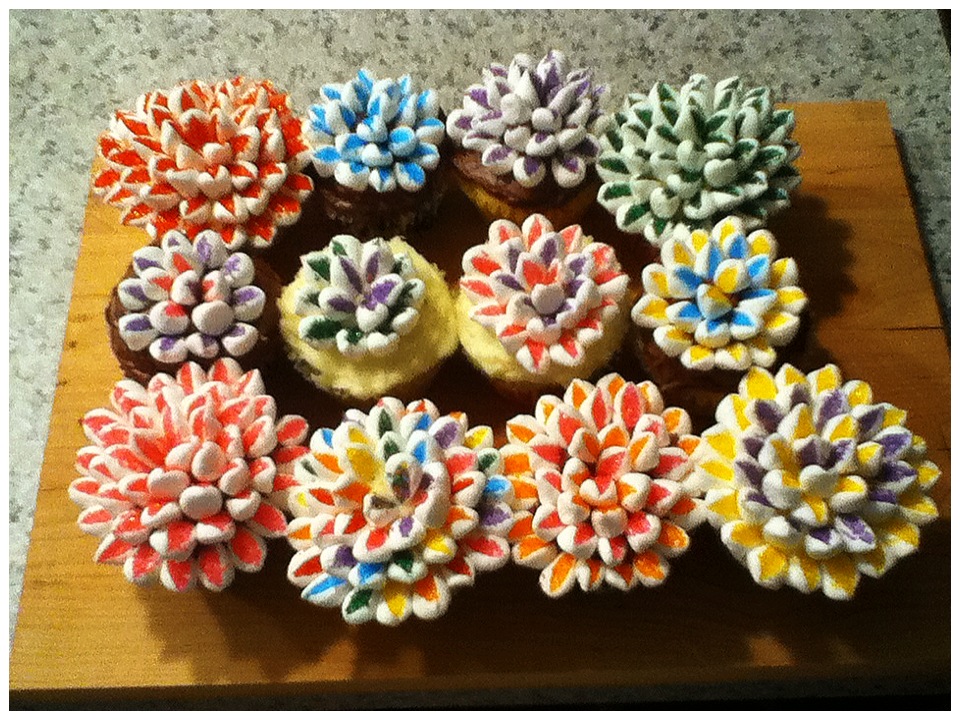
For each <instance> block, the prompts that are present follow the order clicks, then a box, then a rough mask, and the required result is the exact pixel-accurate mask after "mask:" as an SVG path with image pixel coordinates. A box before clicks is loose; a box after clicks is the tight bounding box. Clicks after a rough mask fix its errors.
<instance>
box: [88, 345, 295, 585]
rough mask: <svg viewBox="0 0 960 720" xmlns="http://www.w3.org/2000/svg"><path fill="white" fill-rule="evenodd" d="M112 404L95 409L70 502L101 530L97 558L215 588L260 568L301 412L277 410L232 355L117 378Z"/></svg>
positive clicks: (274, 530)
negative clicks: (172, 370)
mask: <svg viewBox="0 0 960 720" xmlns="http://www.w3.org/2000/svg"><path fill="white" fill-rule="evenodd" d="M110 402H111V405H112V409H111V408H101V409H97V410H91V411H90V412H88V413H87V414H86V416H85V417H84V418H83V423H82V425H83V431H84V433H85V434H86V436H87V439H88V440H89V441H90V443H91V445H88V446H87V447H84V448H81V449H80V450H79V451H78V452H77V464H76V469H77V472H78V473H79V474H80V477H79V478H78V479H77V480H74V481H73V483H71V484H70V490H69V495H70V499H71V500H72V501H73V502H75V503H76V504H77V505H79V506H80V507H81V508H82V510H81V512H80V517H79V519H78V524H79V526H80V529H81V530H82V531H83V532H85V533H88V534H90V535H94V536H95V537H97V538H100V545H99V547H98V548H97V550H96V552H95V553H94V557H93V559H94V561H95V562H97V563H103V564H107V565H120V566H121V567H122V568H123V574H124V576H126V578H127V580H129V581H130V582H132V583H135V584H137V585H149V584H151V583H154V582H156V581H157V580H159V581H160V583H161V584H162V585H163V586H164V587H166V588H167V589H168V590H174V591H177V592H183V591H185V590H190V589H191V588H193V587H195V586H196V585H197V583H198V582H199V584H200V585H202V586H203V587H205V588H207V589H208V590H215V591H219V590H222V589H224V588H225V587H227V586H228V585H230V583H231V582H233V579H234V576H235V574H236V572H237V571H240V572H248V573H252V572H257V571H258V570H260V568H261V567H262V566H263V562H264V559H265V558H266V553H267V545H266V540H267V539H269V538H276V537H282V536H283V534H284V532H285V531H286V528H287V524H286V520H285V517H284V514H283V508H284V507H285V503H286V496H287V492H288V491H289V489H290V488H291V486H292V485H293V484H294V482H295V481H294V478H293V476H292V475H291V472H292V471H293V464H294V463H295V461H296V460H297V458H299V457H301V456H302V455H304V454H306V453H307V452H308V449H307V448H306V447H303V446H302V445H300V443H301V442H302V441H303V440H304V439H305V438H306V436H307V424H306V421H305V420H304V419H303V418H301V417H298V416H296V415H284V416H283V417H280V418H278V417H277V408H276V403H275V402H274V399H273V398H272V397H271V396H269V395H267V394H265V390H264V387H263V380H262V379H261V377H260V372H259V371H258V370H251V371H249V372H246V373H244V372H243V371H242V370H241V369H240V366H239V365H237V363H236V362H235V361H234V360H231V359H229V358H224V359H220V360H217V362H215V363H214V364H213V366H212V367H211V368H210V370H209V372H207V371H204V370H203V368H201V367H200V366H199V365H197V364H196V363H186V364H184V365H183V366H182V367H181V368H180V369H179V370H178V371H177V373H176V376H171V375H167V374H165V373H161V374H158V375H155V376H154V377H153V378H151V380H150V381H149V383H147V384H146V387H144V386H143V385H140V384H139V383H136V382H134V381H133V380H121V381H120V382H118V383H117V384H116V385H115V386H114V389H113V393H112V394H111V396H110Z"/></svg>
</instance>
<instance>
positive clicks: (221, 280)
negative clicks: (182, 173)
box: [105, 230, 281, 384]
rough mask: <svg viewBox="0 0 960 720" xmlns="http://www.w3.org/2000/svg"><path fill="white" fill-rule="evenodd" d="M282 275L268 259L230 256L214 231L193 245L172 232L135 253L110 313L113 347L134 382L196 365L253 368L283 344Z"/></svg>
mask: <svg viewBox="0 0 960 720" xmlns="http://www.w3.org/2000/svg"><path fill="white" fill-rule="evenodd" d="M280 288H281V283H280V278H278V277H277V275H276V273H274V272H273V271H272V270H271V269H270V268H269V266H267V265H266V264H265V263H264V262H263V261H262V260H251V259H250V257H249V256H248V255H246V254H245V253H242V252H231V251H230V250H229V249H228V248H227V246H226V244H225V243H224V242H223V240H222V239H221V236H220V235H219V234H218V233H217V232H215V231H213V230H204V231H202V232H200V233H199V234H198V235H197V236H196V239H195V240H194V242H193V243H191V241H190V240H189V239H188V238H187V236H186V235H184V234H183V233H181V232H179V231H177V230H170V231H169V232H167V233H166V235H164V236H163V239H162V240H161V241H160V244H159V246H157V245H149V246H147V247H144V248H141V249H140V250H137V251H136V252H135V253H134V254H133V260H132V262H131V264H130V268H129V270H127V273H126V275H125V277H124V279H123V280H121V281H120V283H119V284H118V285H117V286H116V287H115V288H114V289H113V292H112V293H111V295H110V303H109V304H108V305H107V308H106V311H105V316H106V321H107V330H108V332H109V335H110V347H111V349H112V350H113V353H114V355H115V356H116V358H117V360H118V362H119V363H120V368H121V369H122V370H123V373H124V375H126V376H127V377H128V378H131V379H133V380H136V381H137V382H139V383H142V384H146V383H147V382H148V381H149V379H150V377H151V376H153V375H154V374H155V373H158V372H167V373H175V372H176V371H177V369H178V368H179V367H180V365H181V364H182V363H183V362H185V361H187V360H191V361H193V362H196V363H197V364H199V365H200V366H201V367H203V368H209V367H210V366H211V365H212V364H213V363H214V361H215V360H216V359H217V358H220V357H231V358H235V359H236V360H237V361H238V362H239V363H240V364H241V365H242V366H243V367H245V368H247V369H252V368H254V367H262V366H266V365H268V364H269V363H270V362H272V360H273V357H274V355H275V354H276V348H277V345H278V344H279V338H278V333H277V324H278V320H279V315H280V313H279V311H278V310H277V307H276V300H277V298H278V297H279V295H280Z"/></svg>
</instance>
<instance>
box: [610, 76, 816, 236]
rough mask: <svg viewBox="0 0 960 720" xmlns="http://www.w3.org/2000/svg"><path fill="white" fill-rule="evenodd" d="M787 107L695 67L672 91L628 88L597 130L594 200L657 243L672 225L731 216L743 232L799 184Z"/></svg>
mask: <svg viewBox="0 0 960 720" xmlns="http://www.w3.org/2000/svg"><path fill="white" fill-rule="evenodd" d="M793 126H794V119H793V111H792V110H776V109H774V106H773V99H772V98H771V94H770V89H769V88H763V87H761V88H753V89H751V90H745V89H744V87H743V84H742V83H741V82H740V78H737V77H732V78H727V79H726V80H722V81H721V82H719V83H717V86H716V87H713V86H712V85H711V84H710V81H709V79H708V78H707V77H706V76H704V75H694V76H692V77H691V78H690V80H689V82H687V84H686V85H684V86H683V87H682V88H680V91H679V92H677V91H676V90H674V89H673V88H672V87H670V86H669V85H667V84H666V83H663V82H658V83H656V84H655V85H654V86H653V89H651V90H650V94H649V95H642V94H630V95H627V97H626V98H625V100H624V103H623V107H622V108H621V110H620V111H619V112H618V113H616V114H615V115H614V122H613V123H611V124H610V125H609V126H608V128H607V130H606V132H605V133H604V134H603V135H602V136H601V137H600V146H601V148H602V152H601V153H600V158H599V159H598V160H597V173H599V175H600V178H601V179H602V180H603V185H602V186H601V188H600V192H599V193H598V195H597V200H598V201H599V202H600V204H601V205H603V206H604V207H605V208H606V209H607V210H609V211H610V212H611V213H613V214H614V215H615V216H616V221H617V226H618V227H619V228H620V229H621V230H623V231H624V232H628V233H638V234H642V235H643V236H644V237H645V238H646V239H647V240H648V241H650V242H651V243H653V244H654V245H657V246H659V245H661V244H663V242H664V241H665V240H667V239H668V238H669V237H670V236H671V234H672V233H673V229H674V227H675V226H676V225H678V224H683V225H686V226H688V227H690V228H693V229H698V228H709V227H710V226H712V225H713V224H714V223H716V222H717V221H718V220H720V219H721V218H723V217H725V216H727V215H736V216H737V217H739V218H740V219H741V220H742V221H743V224H744V227H745V228H747V229H748V230H752V229H754V228H758V227H763V226H765V225H766V224H767V218H768V216H770V215H772V214H773V213H775V212H777V211H779V210H781V209H783V208H784V207H786V206H787V205H789V204H790V198H789V193H790V191H791V190H793V189H794V188H795V187H796V186H797V185H798V184H799V183H800V174H799V173H798V172H797V169H796V168H795V167H794V166H793V161H794V160H795V159H796V158H797V156H798V155H799V154H800V147H799V145H797V143H796V142H794V141H793V140H791V139H790V134H791V133H792V132H793Z"/></svg>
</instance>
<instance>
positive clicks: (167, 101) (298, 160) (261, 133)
mask: <svg viewBox="0 0 960 720" xmlns="http://www.w3.org/2000/svg"><path fill="white" fill-rule="evenodd" d="M304 124H305V121H303V120H301V119H300V118H298V117H297V116H296V115H294V113H293V111H292V110H291V109H290V100H289V98H288V97H287V95H286V94H285V93H282V92H280V91H279V90H277V89H276V88H275V87H274V86H273V84H272V83H270V81H268V80H262V81H256V82H255V81H252V80H248V79H246V78H243V77H237V78H234V79H233V80H224V81H222V82H218V83H216V84H214V85H207V84H206V83H202V82H199V81H193V82H189V83H183V84H181V85H177V86H176V87H175V88H173V89H172V90H169V91H161V90H157V91H154V92H150V93H147V94H145V95H141V96H140V98H139V99H138V100H137V107H136V109H135V110H129V111H128V110H121V111H118V112H117V114H116V117H115V118H114V119H113V120H112V121H111V123H110V129H109V130H108V131H107V132H105V133H103V134H102V135H101V136H100V141H99V143H98V145H97V156H98V157H99V158H100V159H102V160H103V161H104V164H105V166H106V168H105V169H103V170H101V171H100V172H98V173H97V174H96V176H95V178H94V181H93V191H94V193H95V194H96V195H97V196H98V197H99V198H101V199H102V200H103V201H104V202H106V203H109V204H110V205H113V206H115V207H118V208H120V209H121V210H122V211H123V214H122V215H121V216H120V221H121V222H122V223H123V224H125V225H133V226H136V227H142V228H144V229H146V230H147V232H149V233H150V236H151V237H153V238H154V239H159V238H162V237H163V236H164V235H166V233H167V232H168V231H170V230H179V231H181V232H183V233H185V234H186V235H187V236H188V237H189V238H191V239H193V238H194V237H196V235H197V234H198V233H199V232H201V231H202V230H205V229H212V230H216V231H217V232H219V233H220V235H221V236H222V237H223V240H224V242H226V244H227V246H228V247H229V248H231V249H237V248H240V247H243V246H244V245H248V246H251V247H253V248H266V247H270V245H272V244H273V240H274V238H275V236H276V233H277V228H278V227H282V226H285V225H291V224H293V223H294V222H296V220H297V218H299V217H300V203H301V201H303V200H304V199H305V198H306V197H307V196H308V195H309V194H310V192H311V191H312V190H313V181H312V180H311V179H310V178H309V177H307V176H306V175H304V174H303V173H301V172H300V171H301V170H302V169H303V168H304V166H305V165H306V164H307V162H308V161H309V158H310V151H309V148H308V147H307V145H306V143H305V141H304V138H303V125H304Z"/></svg>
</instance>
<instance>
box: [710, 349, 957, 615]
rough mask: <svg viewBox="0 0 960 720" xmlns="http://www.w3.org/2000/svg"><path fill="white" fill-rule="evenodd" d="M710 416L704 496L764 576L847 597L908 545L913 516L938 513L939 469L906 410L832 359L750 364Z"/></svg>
mask: <svg viewBox="0 0 960 720" xmlns="http://www.w3.org/2000/svg"><path fill="white" fill-rule="evenodd" d="M716 418H717V424H716V425H714V426H713V427H711V428H710V429H709V430H707V431H705V432H704V434H703V442H702V444H701V449H702V452H701V453H699V454H698V457H697V467H696V471H695V472H696V474H697V476H698V477H699V479H700V481H701V483H702V485H703V487H704V488H705V489H706V498H705V500H704V506H705V508H706V510H707V512H708V518H709V521H710V522H711V523H712V524H713V525H714V526H715V527H717V528H718V529H719V531H720V538H721V540H722V541H723V544H724V545H726V546H727V549H729V550H730V552H731V553H732V554H733V556H734V557H735V558H736V559H737V560H738V561H739V562H741V563H742V564H743V565H745V566H746V567H747V569H748V570H749V571H750V574H751V576H753V579H754V580H755V581H756V582H757V583H758V584H760V585H762V586H763V587H766V588H779V587H782V586H784V585H787V586H790V587H793V588H796V589H797V590H800V591H801V592H804V593H811V592H816V591H818V590H822V591H823V593H824V594H825V595H826V596H827V597H829V598H833V599H835V600H847V599H850V598H851V597H853V594H854V592H855V591H856V588H857V585H858V583H859V580H860V577H861V576H862V575H866V576H868V577H880V576H881V575H883V574H884V573H885V572H886V571H887V570H889V569H890V568H891V567H892V566H893V565H894V564H895V563H896V562H897V561H898V560H899V559H900V558H903V557H905V556H907V555H909V554H911V553H913V552H915V551H916V550H917V546H918V544H919V541H920V530H919V526H920V525H924V524H926V523H928V522H931V521H932V520H934V519H935V518H936V517H937V507H936V505H935V504H934V502H933V500H932V499H931V498H930V496H929V492H930V489H931V488H932V487H933V485H934V484H935V483H936V482H937V480H938V479H939V477H940V470H939V468H937V466H936V465H934V464H933V463H932V462H930V461H929V460H927V459H926V444H925V443H924V441H923V440H922V439H921V438H919V437H918V436H916V435H914V434H913V433H912V432H911V431H910V430H909V429H907V427H906V426H905V424H904V423H905V420H906V412H904V411H903V410H901V409H899V408H897V407H894V406H893V405H890V404H889V403H882V402H880V403H878V402H875V401H874V398H873V390H872V389H871V387H870V385H869V384H867V383H865V382H863V381H861V380H850V381H848V382H844V381H843V378H842V376H841V374H840V370H839V369H838V368H837V367H836V366H835V365H827V366H825V367H822V368H820V369H819V370H816V371H814V372H812V373H809V374H808V375H804V374H803V373H802V372H800V371H799V370H797V369H796V368H795V367H793V366H792V365H784V366H782V367H781V368H780V370H779V371H778V372H777V374H776V375H771V374H770V372H769V371H767V370H764V369H762V368H751V369H750V371H749V372H748V373H747V375H746V377H744V378H743V380H742V382H741V383H740V390H739V392H738V393H735V394H731V395H729V396H727V397H726V398H725V399H724V400H723V402H722V403H720V405H719V407H718V408H717V413H716Z"/></svg>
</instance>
